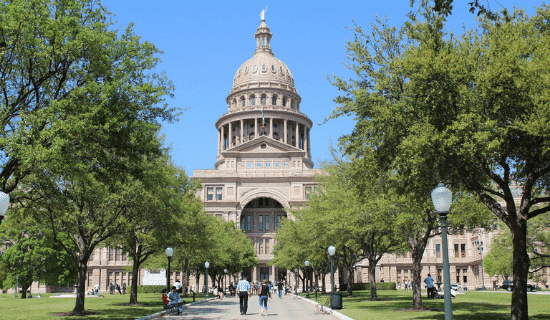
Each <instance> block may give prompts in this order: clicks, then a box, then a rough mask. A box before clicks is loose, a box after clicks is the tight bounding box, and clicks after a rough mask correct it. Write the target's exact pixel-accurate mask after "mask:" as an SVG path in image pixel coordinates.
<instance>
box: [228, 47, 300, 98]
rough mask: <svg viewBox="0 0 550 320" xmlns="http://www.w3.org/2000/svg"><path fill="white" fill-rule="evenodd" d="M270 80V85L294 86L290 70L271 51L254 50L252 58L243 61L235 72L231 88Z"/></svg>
mask: <svg viewBox="0 0 550 320" xmlns="http://www.w3.org/2000/svg"><path fill="white" fill-rule="evenodd" d="M258 82H263V83H265V82H270V83H271V86H274V87H278V86H282V87H286V86H288V87H292V88H294V78H293V76H292V72H290V70H289V69H288V67H287V66H286V65H285V64H284V63H283V62H282V61H281V60H279V59H277V58H275V57H274V56H273V54H272V53H267V52H256V53H254V56H252V58H250V59H248V60H247V61H246V62H245V63H243V64H242V65H241V66H240V68H239V69H238V70H237V72H236V73H235V78H234V79H233V89H238V88H242V87H243V86H247V85H249V84H250V85H253V84H258Z"/></svg>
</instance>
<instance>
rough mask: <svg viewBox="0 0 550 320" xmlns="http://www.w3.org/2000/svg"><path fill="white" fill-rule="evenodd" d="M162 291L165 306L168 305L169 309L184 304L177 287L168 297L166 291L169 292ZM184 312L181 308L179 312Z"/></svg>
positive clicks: (173, 288)
mask: <svg viewBox="0 0 550 320" xmlns="http://www.w3.org/2000/svg"><path fill="white" fill-rule="evenodd" d="M162 291H163V295H162V300H163V301H164V304H165V305H166V307H167V308H174V307H178V305H179V304H180V303H183V300H182V299H181V298H180V295H179V294H178V292H177V291H176V287H172V291H170V293H168V295H166V291H168V290H166V289H162ZM165 297H166V298H165ZM182 311H183V310H182V308H181V307H180V308H179V312H182Z"/></svg>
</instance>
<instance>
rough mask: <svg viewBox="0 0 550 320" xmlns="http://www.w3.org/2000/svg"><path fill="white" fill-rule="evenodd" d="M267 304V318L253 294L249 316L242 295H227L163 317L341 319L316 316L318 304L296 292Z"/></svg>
mask: <svg viewBox="0 0 550 320" xmlns="http://www.w3.org/2000/svg"><path fill="white" fill-rule="evenodd" d="M267 305H268V310H267V313H268V314H267V317H262V316H261V311H260V304H259V302H258V297H257V296H251V297H250V298H249V299H248V311H247V313H246V315H241V313H240V311H239V298H238V297H226V298H225V299H224V300H219V299H216V300H209V301H206V302H201V303H197V304H193V305H190V306H187V307H185V308H184V309H183V313H182V314H180V315H176V314H171V315H165V316H164V317H162V318H161V319H170V320H172V319H174V320H175V319H186V320H187V319H197V320H202V319H275V318H277V319H299V320H309V319H311V320H313V319H326V320H334V319H338V317H336V316H334V315H323V314H319V315H316V314H315V304H312V303H311V302H309V301H305V300H304V299H300V298H294V296H292V295H285V296H283V298H282V299H279V298H278V297H277V296H275V297H274V298H273V299H272V300H271V301H269V302H268V304H267Z"/></svg>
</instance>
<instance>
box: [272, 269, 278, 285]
mask: <svg viewBox="0 0 550 320" xmlns="http://www.w3.org/2000/svg"><path fill="white" fill-rule="evenodd" d="M276 271H277V270H275V265H272V266H271V275H272V276H273V280H272V281H273V283H276V282H277V273H276Z"/></svg>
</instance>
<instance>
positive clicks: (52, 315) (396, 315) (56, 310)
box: [0, 290, 550, 320]
mask: <svg viewBox="0 0 550 320" xmlns="http://www.w3.org/2000/svg"><path fill="white" fill-rule="evenodd" d="M302 295H303V294H302ZM49 296H50V295H49V294H43V295H42V298H41V299H14V298H13V294H0V318H1V319H2V320H11V319H33V320H34V319H59V320H63V319H79V320H83V319H86V320H87V319H116V320H119V319H120V320H122V319H136V318H139V317H142V316H146V315H150V314H153V313H156V312H158V311H161V310H162V300H161V298H160V294H152V293H141V294H138V301H139V305H136V306H131V305H129V304H128V301H129V299H130V297H129V295H119V294H116V295H109V294H106V295H105V298H86V304H85V306H86V310H87V311H89V312H94V313H96V314H95V315H94V314H92V315H86V316H85V317H68V316H59V315H58V314H60V313H64V312H69V311H71V310H72V309H73V307H74V303H75V299H74V298H49ZM326 297H327V295H320V296H319V297H318V301H319V302H323V301H324V300H326ZM369 297H370V293H369V292H368V291H355V292H354V297H344V299H343V306H344V309H342V310H340V312H341V313H343V314H345V315H347V316H349V317H351V318H353V319H356V320H363V319H369V320H378V319H389V320H399V319H443V318H444V312H443V299H437V300H433V299H424V298H425V295H424V296H423V299H422V302H423V303H424V306H425V307H427V308H430V309H435V311H423V312H418V311H407V310H406V309H408V308H410V307H411V305H412V293H406V292H404V291H403V290H399V291H379V297H380V299H381V300H380V301H369V300H368V298H369ZM202 299H204V295H203V296H198V297H197V300H202ZM311 299H315V295H314V294H312V295H311ZM510 299H511V294H510V293H508V292H504V291H497V292H493V291H486V292H476V291H468V293H467V294H462V295H458V296H457V298H456V299H453V319H458V320H466V319H468V320H470V319H471V320H477V319H480V320H482V319H490V320H499V319H510ZM184 300H185V301H187V302H191V301H192V298H184ZM529 319H537V320H538V319H549V320H550V295H536V294H529Z"/></svg>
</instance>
